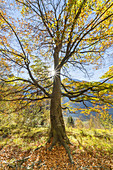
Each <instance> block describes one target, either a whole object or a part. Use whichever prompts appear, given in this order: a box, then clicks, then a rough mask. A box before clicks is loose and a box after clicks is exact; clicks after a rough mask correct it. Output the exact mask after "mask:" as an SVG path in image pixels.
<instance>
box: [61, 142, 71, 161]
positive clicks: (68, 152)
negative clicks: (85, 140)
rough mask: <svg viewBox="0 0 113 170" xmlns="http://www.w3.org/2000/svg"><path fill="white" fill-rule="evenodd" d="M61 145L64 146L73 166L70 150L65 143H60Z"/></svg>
mask: <svg viewBox="0 0 113 170" xmlns="http://www.w3.org/2000/svg"><path fill="white" fill-rule="evenodd" d="M62 145H63V146H64V148H65V150H66V152H67V154H68V156H69V161H70V162H71V164H74V161H73V157H72V155H71V151H70V148H69V146H68V145H67V143H65V141H62Z"/></svg>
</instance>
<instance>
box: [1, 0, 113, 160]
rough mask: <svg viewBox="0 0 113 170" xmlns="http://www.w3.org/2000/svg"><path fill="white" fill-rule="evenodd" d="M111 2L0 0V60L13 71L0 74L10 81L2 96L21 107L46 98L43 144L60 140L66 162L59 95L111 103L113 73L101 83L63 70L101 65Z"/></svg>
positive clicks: (109, 38) (109, 37)
mask: <svg viewBox="0 0 113 170" xmlns="http://www.w3.org/2000/svg"><path fill="white" fill-rule="evenodd" d="M6 7H7V8H6ZM112 7H113V2H112V0H106V1H104V0H100V1H97V0H92V1H90V0H12V1H7V0H2V3H1V12H0V16H1V19H0V21H1V44H0V53H1V60H2V62H3V60H4V62H5V63H7V65H8V67H9V68H12V72H17V73H18V74H16V73H14V75H10V76H9V77H8V76H7V77H5V78H1V81H4V82H6V83H10V84H11V87H10V89H9V91H1V93H4V95H3V97H2V100H4V101H20V102H21V105H22V104H23V107H25V106H26V105H28V104H29V103H30V102H32V101H40V100H47V99H48V100H50V123H51V130H50V135H49V140H48V142H50V141H51V142H52V143H51V146H50V148H49V149H52V147H53V146H54V145H55V144H56V143H57V142H59V143H61V144H62V145H63V146H64V147H65V149H66V151H67V153H68V156H69V159H70V161H71V162H73V160H72V156H71V154H70V149H69V147H68V143H70V141H69V139H68V137H67V135H66V131H65V125H64V120H63V115H62V105H61V97H67V98H68V99H69V100H71V101H72V102H74V103H75V102H79V103H80V102H82V103H83V104H84V105H85V106H86V107H87V104H86V103H85V102H86V101H89V102H91V103H92V104H98V105H101V104H102V103H106V104H108V106H112V104H113V99H112V95H110V94H112V92H113V85H112V84H108V83H107V81H108V80H112V79H113V74H107V73H106V74H107V75H105V77H103V78H104V80H103V82H101V83H100V82H77V81H75V80H74V79H72V77H70V74H69V72H70V70H72V69H74V70H75V74H76V69H80V70H81V71H83V72H85V73H86V74H87V67H86V66H87V65H90V66H91V67H92V66H93V67H95V69H98V68H99V67H100V66H101V63H102V58H103V57H104V52H105V51H106V49H109V48H110V47H111V46H112V44H113V27H112V19H113V12H112ZM52 66H54V71H53V74H50V72H51V71H50V68H51V67H52ZM74 70H73V71H74ZM61 76H62V78H61ZM105 94H108V95H105ZM18 109H21V108H18Z"/></svg>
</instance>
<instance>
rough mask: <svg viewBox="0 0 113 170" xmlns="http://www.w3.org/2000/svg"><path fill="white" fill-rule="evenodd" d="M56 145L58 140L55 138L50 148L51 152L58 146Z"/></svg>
mask: <svg viewBox="0 0 113 170" xmlns="http://www.w3.org/2000/svg"><path fill="white" fill-rule="evenodd" d="M56 143H57V139H56V138H53V141H52V144H51V146H50V147H49V148H48V150H49V151H51V150H52V148H53V146H55V145H56Z"/></svg>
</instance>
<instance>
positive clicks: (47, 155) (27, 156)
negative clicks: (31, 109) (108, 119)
mask: <svg viewBox="0 0 113 170" xmlns="http://www.w3.org/2000/svg"><path fill="white" fill-rule="evenodd" d="M67 135H68V137H69V139H70V141H71V142H72V144H73V145H70V149H71V153H72V155H73V160H74V164H71V163H70V162H69V158H68V155H67V153H66V151H65V149H64V148H63V146H59V145H56V146H55V147H54V148H53V149H52V150H51V151H49V150H48V147H49V146H50V144H47V145H45V143H46V140H47V129H44V128H40V131H39V129H38V130H36V129H35V130H34V131H32V132H29V133H26V135H25V136H23V135H22V134H19V133H18V134H17V133H16V132H15V133H13V134H10V135H8V136H7V137H4V138H2V140H0V170H9V169H12V170H16V169H17V170H21V169H22V170H28V169H29V170H38V169H40V170H60V169H61V170H62V169H64V170H81V169H84V170H93V169H94V170H112V169H113V129H112V130H110V131H109V130H102V129H93V130H89V129H75V128H72V127H70V128H67ZM37 147H38V149H37V150H35V149H36V148H37Z"/></svg>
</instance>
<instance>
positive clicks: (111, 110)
mask: <svg viewBox="0 0 113 170" xmlns="http://www.w3.org/2000/svg"><path fill="white" fill-rule="evenodd" d="M74 81H79V82H81V80H78V79H74ZM100 82H103V80H101V81H100ZM109 83H111V84H112V83H113V80H112V81H110V82H109ZM68 101H69V99H68V98H65V100H64V102H63V103H66V102H68ZM86 104H87V106H88V107H91V106H92V105H91V103H89V102H86ZM71 107H74V108H75V107H81V108H85V106H84V105H83V104H82V103H81V104H80V105H79V104H76V105H75V104H73V103H72V105H71ZM108 113H109V114H110V115H112V118H113V108H110V109H109V110H108ZM92 114H93V115H96V113H92ZM67 116H72V117H73V118H75V119H76V118H78V117H80V116H81V117H82V118H83V119H87V118H90V116H89V115H88V116H86V115H84V114H81V113H80V111H76V113H72V114H70V113H69V112H68V111H67Z"/></svg>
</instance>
